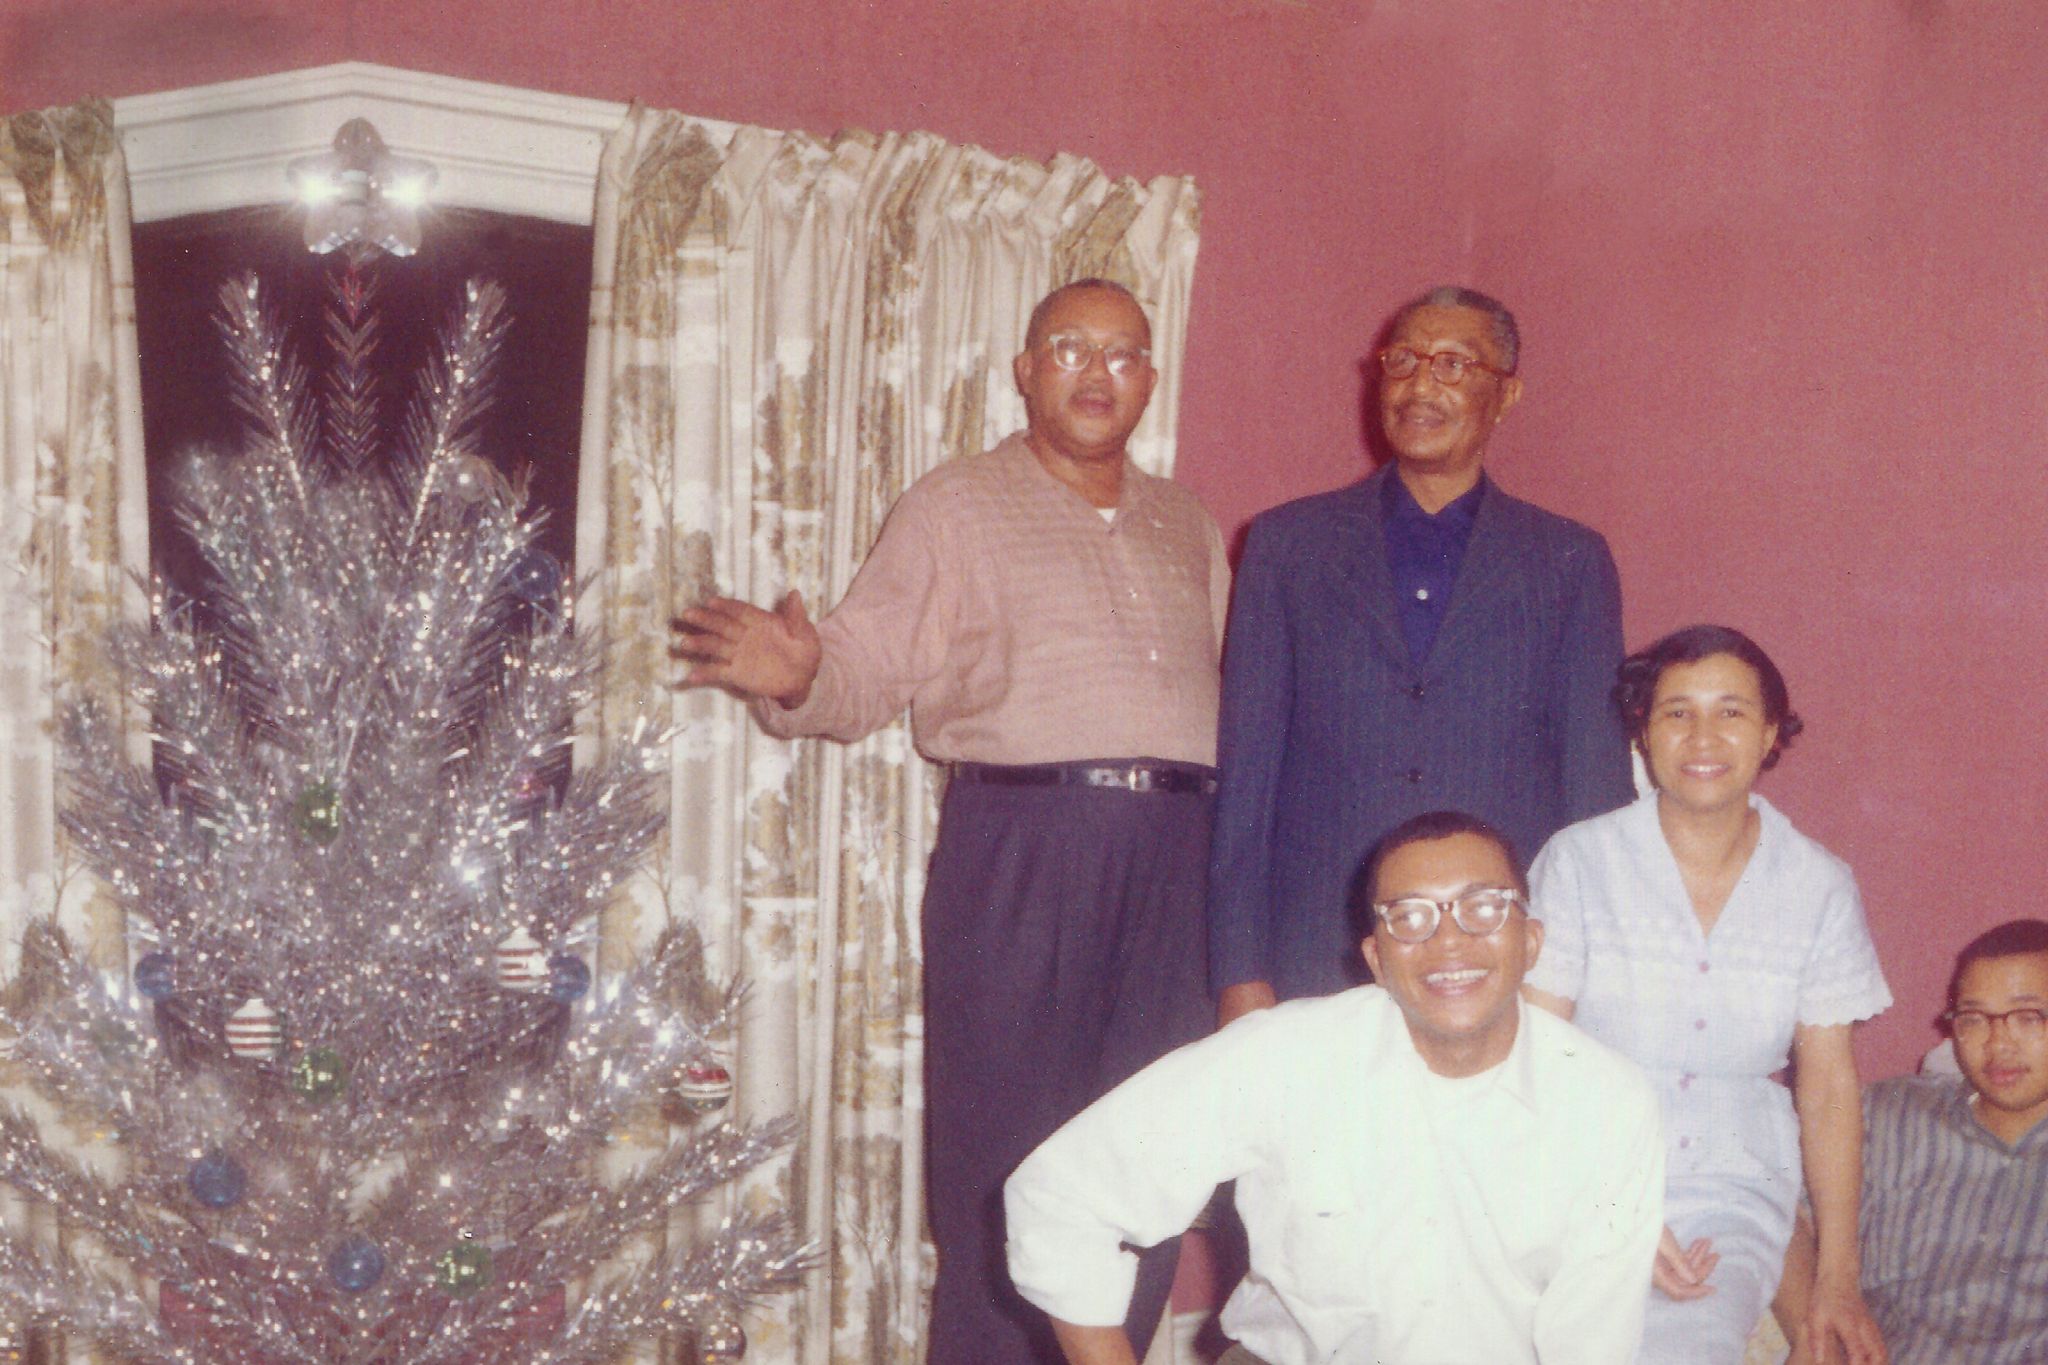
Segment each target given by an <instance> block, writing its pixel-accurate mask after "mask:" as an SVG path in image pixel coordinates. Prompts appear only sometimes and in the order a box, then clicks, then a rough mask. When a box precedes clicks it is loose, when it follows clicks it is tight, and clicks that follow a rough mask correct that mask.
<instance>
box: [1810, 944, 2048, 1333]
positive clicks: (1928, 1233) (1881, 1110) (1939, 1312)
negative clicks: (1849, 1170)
mask: <svg viewBox="0 0 2048 1365" xmlns="http://www.w3.org/2000/svg"><path fill="white" fill-rule="evenodd" d="M1942 1017H1943V1018H1944V1019H1945V1020H1946V1021H1947V1023H1948V1027H1949V1033H1950V1036H1951V1037H1953V1038H1954V1040H1955V1048H1956V1060H1957V1061H1958V1062H1959V1063H1960V1064H1961V1066H1962V1071H1963V1074H1962V1076H1961V1077H1960V1078H1958V1077H1952V1076H1901V1077H1897V1078H1895V1079H1892V1080H1887V1081H1880V1082H1878V1083H1877V1084H1875V1085H1873V1086H1871V1087H1870V1089H1869V1090H1868V1092H1867V1093H1866V1094H1865V1096H1864V1104H1863V1123H1864V1145H1863V1213H1862V1241H1863V1297H1864V1299H1865V1301H1866V1302H1867V1303H1868V1304H1869V1305H1870V1311H1871V1314H1872V1316H1874V1317H1875V1318H1876V1319H1877V1323H1878V1326H1879V1327H1880V1328H1881V1329H1882V1330H1883V1332H1884V1338H1885V1345H1886V1347H1887V1349H1888V1350H1889V1352H1890V1354H1891V1361H1892V1365H1952V1362H1965V1361H1966V1362H1968V1365H2041V1362H2043V1361H2048V1122H2044V1120H2048V920H2038V919H2024V920H2012V921H2010V922H2008V923H2005V924H2001V925H1999V926H1998V927H1997V928H1995V929H1992V930H1990V931H1989V932H1987V933H1984V934H1982V935H1980V936H1978V937H1977V938H1976V939H1974V940H1972V941H1971V942H1970V943H1969V945H1968V946H1967V947H1965V948H1964V949H1963V951H1962V953H1961V955H1960V956H1959V957H1958V958H1957V960H1956V970H1955V975H1954V976H1953V977H1952V978H1951V980H1950V984H1949V1008H1948V1012H1947V1013H1946V1014H1944V1015H1943V1016H1942ZM1802 1231H1804V1228H1802ZM1805 1251H1806V1255H1807V1256H1808V1257H1810V1256H1811V1247H1810V1245H1809V1246H1807V1247H1806V1248H1805ZM1800 1252H1801V1246H1800V1245H1799V1243H1798V1242H1796V1241H1795V1245H1794V1248H1793V1251H1792V1253H1791V1255H1790V1256H1789V1257H1788V1258H1787V1270H1786V1286H1785V1289H1784V1290H1783V1291H1781V1297H1780V1303H1779V1307H1780V1309H1781V1310H1783V1309H1784V1308H1786V1307H1788V1306H1789V1305H1788V1303H1787V1299H1788V1298H1792V1297H1796V1296H1797V1295H1799V1294H1800V1293H1801V1292H1802V1286H1803V1279H1802V1276H1801V1273H1800V1262H1801V1256H1800ZM1806 1269H1807V1273H1809V1274H1810V1269H1811V1267H1810V1261H1809V1263H1808V1264H1807V1267H1806ZM1779 1316H1780V1319H1781V1320H1790V1321H1797V1320H1798V1319H1797V1318H1796V1317H1795V1318H1789V1319H1788V1318H1787V1317H1786V1315H1785V1313H1784V1312H1783V1311H1781V1312H1780V1314H1779ZM1826 1345H1827V1347H1828V1350H1829V1351H1830V1352H1831V1353H1832V1352H1834V1351H1835V1349H1836V1348H1835V1345H1834V1343H1832V1342H1830V1343H1826ZM1832 1358H1835V1357H1834V1356H1833V1355H1832V1354H1829V1355H1823V1354H1820V1353H1818V1352H1817V1351H1815V1350H1814V1349H1813V1347H1812V1344H1811V1343H1801V1344H1800V1346H1799V1348H1798V1349H1797V1350H1795V1351H1794V1352H1793V1354H1792V1362H1793V1365H1802V1363H1803V1362H1816V1361H1824V1360H1828V1359H1832Z"/></svg>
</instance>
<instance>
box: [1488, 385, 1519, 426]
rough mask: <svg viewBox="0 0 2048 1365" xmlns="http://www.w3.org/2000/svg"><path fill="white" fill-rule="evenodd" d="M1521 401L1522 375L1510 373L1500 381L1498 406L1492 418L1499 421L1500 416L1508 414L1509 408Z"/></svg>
mask: <svg viewBox="0 0 2048 1365" xmlns="http://www.w3.org/2000/svg"><path fill="white" fill-rule="evenodd" d="M1521 401H1522V377H1521V376H1520V375H1516V374H1511V375H1509V376H1508V377H1507V378H1506V379H1503V380H1501V381H1500V408H1499V410H1498V411H1496V412H1495V413H1494V414H1493V420H1494V421H1496V422H1498V421H1500V419H1501V418H1503V417H1505V416H1507V415H1508V409H1509V408H1511V407H1513V406H1514V405H1515V404H1517V403H1519V402H1521Z"/></svg>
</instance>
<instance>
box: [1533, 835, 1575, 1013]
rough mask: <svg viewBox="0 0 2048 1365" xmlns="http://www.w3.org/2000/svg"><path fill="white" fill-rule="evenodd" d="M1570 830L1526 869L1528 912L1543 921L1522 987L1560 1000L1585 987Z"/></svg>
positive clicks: (1551, 841)
mask: <svg viewBox="0 0 2048 1365" xmlns="http://www.w3.org/2000/svg"><path fill="white" fill-rule="evenodd" d="M1569 835H1570V830H1565V831H1563V832H1561V833H1559V834H1557V835H1555V836H1553V837H1552V838H1551V840H1550V842H1549V843H1547V844H1545V845H1544V846H1543V851H1542V852H1541V853H1539V854H1537V855H1536V862H1535V864H1534V865H1533V866H1531V867H1530V869H1529V913H1530V915H1532V916H1533V917H1534V918H1536V919H1539V920H1541V921H1542V922H1543V950H1542V952H1540V953H1538V954H1537V956H1536V965H1535V966H1534V967H1531V968H1530V969H1529V974H1528V975H1527V976H1525V977H1523V978H1522V980H1523V984H1524V985H1529V986H1534V987H1535V988H1536V989H1537V990H1539V991H1546V992H1548V993H1549V994H1551V995H1555V996H1558V997H1560V998H1562V999H1565V1000H1577V999H1578V998H1579V994H1580V992H1581V991H1583V990H1584V989H1585V986H1586V897H1585V886H1584V875H1583V871H1582V869H1581V868H1580V866H1579V860H1578V858H1577V857H1576V856H1574V853H1573V850H1572V848H1571V846H1570V840H1569V837H1568V836H1569Z"/></svg>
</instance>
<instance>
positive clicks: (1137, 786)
mask: <svg viewBox="0 0 2048 1365" xmlns="http://www.w3.org/2000/svg"><path fill="white" fill-rule="evenodd" d="M1152 778H1153V772H1152V770H1151V769H1150V768H1141V767H1138V766H1137V765H1136V764H1133V765H1132V766H1131V767H1129V768H1127V769H1125V770H1124V786H1125V787H1127V788H1129V789H1130V790H1131V791H1132V792H1134V793H1137V794H1139V795H1143V794H1145V793H1148V792H1150V791H1151V790H1152Z"/></svg>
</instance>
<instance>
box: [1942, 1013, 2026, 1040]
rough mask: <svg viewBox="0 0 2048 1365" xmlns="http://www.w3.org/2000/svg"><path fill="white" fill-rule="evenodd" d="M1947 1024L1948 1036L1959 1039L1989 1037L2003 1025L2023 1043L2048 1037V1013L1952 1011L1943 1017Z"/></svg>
mask: <svg viewBox="0 0 2048 1365" xmlns="http://www.w3.org/2000/svg"><path fill="white" fill-rule="evenodd" d="M1941 1017H1942V1018H1944V1019H1946V1020H1948V1027H1949V1032H1951V1033H1953V1034H1955V1036H1956V1037H1958V1038H1969V1039H1973V1040H1974V1039H1977V1038H1983V1037H1986V1036H1988V1035H1989V1034H1990V1032H1991V1026H1992V1025H1993V1024H1997V1023H2003V1024H2004V1025H2005V1028H2006V1031H2007V1032H2008V1033H2010V1034H2012V1036H2013V1037H2015V1038H2017V1039H2019V1040H2020V1041H2021V1042H2026V1043H2031V1042H2034V1041H2036V1040H2037V1039H2039V1038H2040V1037H2041V1036H2042V1035H2043V1034H2048V1011H2042V1010H2038V1009H2033V1008H2028V1009H2021V1010H2006V1011H2005V1012H2004V1013H2002V1014H1993V1013H1991V1012H1990V1011H1989V1010H1950V1011H1949V1012H1948V1013H1947V1014H1944V1015H1942V1016H1941Z"/></svg>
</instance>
